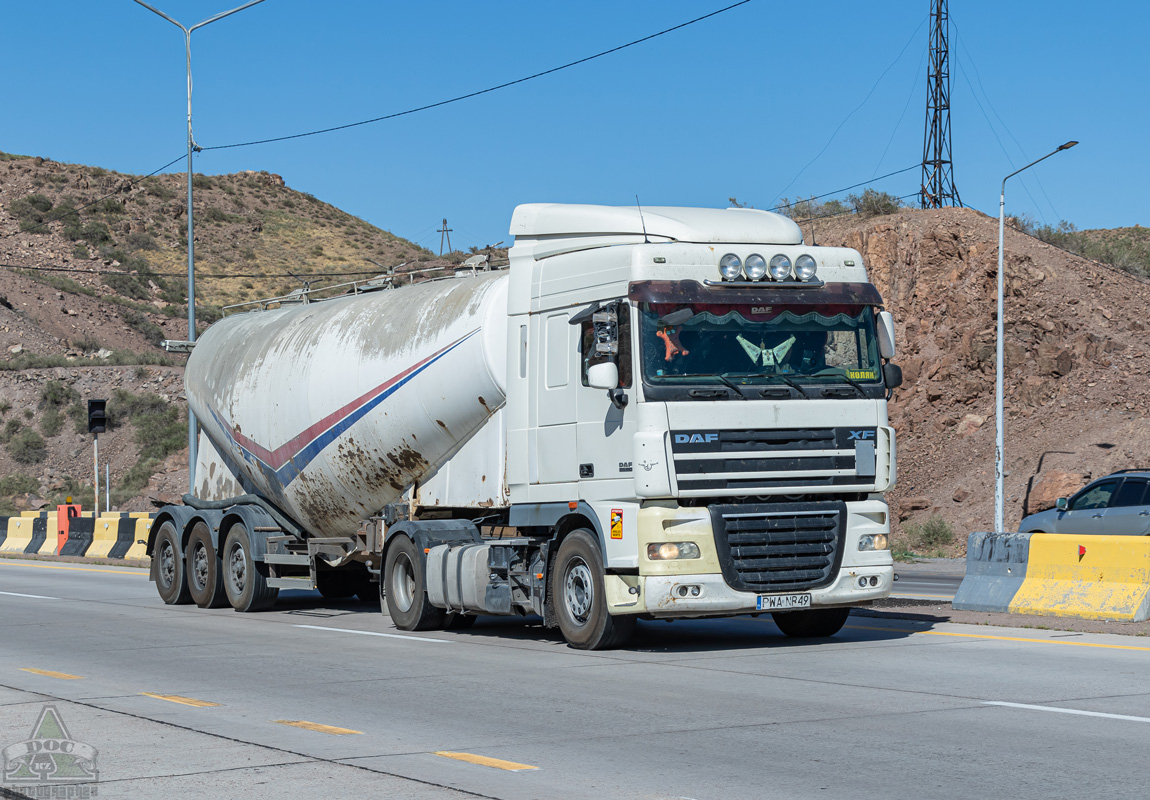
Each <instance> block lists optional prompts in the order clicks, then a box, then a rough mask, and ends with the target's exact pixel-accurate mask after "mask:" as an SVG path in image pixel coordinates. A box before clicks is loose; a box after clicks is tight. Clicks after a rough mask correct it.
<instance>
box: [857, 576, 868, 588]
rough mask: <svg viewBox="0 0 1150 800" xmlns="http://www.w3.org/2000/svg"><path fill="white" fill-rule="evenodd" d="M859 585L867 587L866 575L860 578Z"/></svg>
mask: <svg viewBox="0 0 1150 800" xmlns="http://www.w3.org/2000/svg"><path fill="white" fill-rule="evenodd" d="M859 586H861V587H863V588H864V589H865V588H866V576H865V575H864V576H863V577H861V578H859Z"/></svg>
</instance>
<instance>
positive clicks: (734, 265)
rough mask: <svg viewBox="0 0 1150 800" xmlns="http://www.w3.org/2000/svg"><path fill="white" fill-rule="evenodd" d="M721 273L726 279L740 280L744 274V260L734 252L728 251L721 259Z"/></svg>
mask: <svg viewBox="0 0 1150 800" xmlns="http://www.w3.org/2000/svg"><path fill="white" fill-rule="evenodd" d="M719 274H720V275H722V276H723V280H725V281H735V280H738V279H739V278H740V277H742V274H743V262H742V261H740V260H739V257H738V256H737V255H735V254H734V253H727V254H726V255H725V256H723V257H722V258H720V259H719Z"/></svg>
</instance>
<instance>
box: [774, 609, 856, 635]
mask: <svg viewBox="0 0 1150 800" xmlns="http://www.w3.org/2000/svg"><path fill="white" fill-rule="evenodd" d="M850 613H851V610H850V609H849V608H814V609H811V610H809V611H787V612H786V613H783V614H772V615H771V616H772V619H773V620H774V623H775V625H777V626H778V628H779V630H781V631H782V632H783V633H785V634H786V635H787V636H790V637H792V638H795V639H822V638H825V637H827V636H834V635H835V634H836V633H838V632H839V631H840V630H842V627H843V625H846V622H847V617H848V616H849V615H850Z"/></svg>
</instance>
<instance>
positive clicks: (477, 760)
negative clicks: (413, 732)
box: [433, 750, 539, 772]
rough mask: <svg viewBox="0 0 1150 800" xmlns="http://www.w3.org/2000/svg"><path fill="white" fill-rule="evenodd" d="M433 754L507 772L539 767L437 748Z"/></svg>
mask: <svg viewBox="0 0 1150 800" xmlns="http://www.w3.org/2000/svg"><path fill="white" fill-rule="evenodd" d="M433 755H437V756H443V757H444V758H454V759H455V760H456V761H466V762H467V763H469V764H479V765H480V766H481V767H494V768H495V769H505V770H507V771H508V772H521V771H523V770H528V769H539V767H533V766H531V765H530V764H516V763H515V762H514V761H503V760H502V759H498V758H488V757H487V756H477V755H475V754H474V753H451V752H448V751H446V750H437V751H436V752H435V753H434V754H433Z"/></svg>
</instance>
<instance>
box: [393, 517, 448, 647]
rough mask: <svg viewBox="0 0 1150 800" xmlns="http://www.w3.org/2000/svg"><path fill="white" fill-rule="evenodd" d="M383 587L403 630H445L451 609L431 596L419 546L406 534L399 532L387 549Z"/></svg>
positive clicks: (396, 624)
mask: <svg viewBox="0 0 1150 800" xmlns="http://www.w3.org/2000/svg"><path fill="white" fill-rule="evenodd" d="M383 587H384V594H385V596H386V598H387V611H388V613H389V614H391V620H392V622H394V623H395V627H397V628H399V629H400V630H401V631H434V630H442V629H443V626H444V625H445V624H446V623H447V612H446V611H444V610H443V609H442V608H436V607H435V606H433V605H432V604H431V601H430V600H428V599H427V589H426V588H425V586H424V583H423V569H422V567H421V565H420V558H419V550H418V548H417V547H416V546H415V542H413V541H411V539H409V538H407V537H406V536H402V535H400V536H397V537H396V540H395V542H393V543H392V545H391V547H389V548H388V549H387V558H386V559H385V560H384V562H383Z"/></svg>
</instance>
